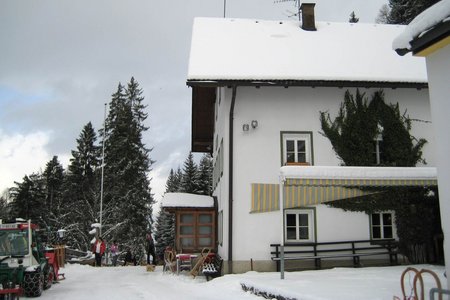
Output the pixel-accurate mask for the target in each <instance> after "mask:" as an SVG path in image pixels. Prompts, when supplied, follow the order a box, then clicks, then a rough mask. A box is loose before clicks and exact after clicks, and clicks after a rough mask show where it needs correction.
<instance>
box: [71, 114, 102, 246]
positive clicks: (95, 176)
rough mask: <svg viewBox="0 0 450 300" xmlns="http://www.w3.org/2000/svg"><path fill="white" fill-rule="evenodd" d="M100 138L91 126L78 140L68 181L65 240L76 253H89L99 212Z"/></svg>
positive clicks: (89, 124) (88, 125)
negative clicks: (67, 220) (94, 224)
mask: <svg viewBox="0 0 450 300" xmlns="http://www.w3.org/2000/svg"><path fill="white" fill-rule="evenodd" d="M96 140H97V136H96V133H95V130H94V128H93V126H92V124H91V122H89V123H88V124H86V125H85V126H84V127H83V130H82V131H81V133H80V136H79V138H78V139H77V149H76V150H73V151H72V158H71V159H70V165H69V167H68V172H67V176H66V181H65V189H64V198H65V200H66V202H68V203H70V205H69V206H68V211H69V217H68V219H69V223H68V224H66V228H64V229H66V230H67V232H66V240H67V243H68V244H69V245H71V246H72V247H75V248H77V249H82V250H88V249H89V242H90V240H91V239H92V236H91V235H89V231H90V230H91V224H92V223H94V221H95V220H96V219H97V218H98V213H99V211H100V203H99V200H100V199H99V193H100V180H99V179H100V172H99V171H100V155H101V154H100V148H99V147H98V146H97V145H96Z"/></svg>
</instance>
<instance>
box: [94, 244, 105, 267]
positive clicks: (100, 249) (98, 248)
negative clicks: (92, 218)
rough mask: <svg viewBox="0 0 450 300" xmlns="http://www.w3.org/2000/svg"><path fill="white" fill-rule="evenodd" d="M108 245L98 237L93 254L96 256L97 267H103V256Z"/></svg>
mask: <svg viewBox="0 0 450 300" xmlns="http://www.w3.org/2000/svg"><path fill="white" fill-rule="evenodd" d="M105 249H106V245H105V242H104V241H103V239H102V238H101V237H98V238H97V239H96V240H95V243H94V245H93V246H92V252H94V254H95V266H97V267H101V266H102V256H103V253H105Z"/></svg>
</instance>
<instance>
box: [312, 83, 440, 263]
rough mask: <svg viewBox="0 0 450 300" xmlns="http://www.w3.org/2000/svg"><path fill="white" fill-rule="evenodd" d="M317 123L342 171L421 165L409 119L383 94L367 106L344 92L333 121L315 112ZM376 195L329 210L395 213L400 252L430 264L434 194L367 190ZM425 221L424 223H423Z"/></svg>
mask: <svg viewBox="0 0 450 300" xmlns="http://www.w3.org/2000/svg"><path fill="white" fill-rule="evenodd" d="M320 121H321V125H322V130H323V135H324V136H326V137H327V138H328V139H329V140H330V142H331V144H332V146H333V149H334V150H335V152H336V154H337V155H338V157H339V158H341V159H342V164H343V165H346V166H377V165H380V166H381V165H383V166H398V167H414V166H416V164H417V163H418V162H423V163H425V161H424V159H423V158H422V148H423V146H424V145H425V144H426V140H425V139H416V138H414V137H413V136H412V135H411V134H410V130H411V119H409V117H408V116H406V115H405V114H401V113H400V108H399V105H398V104H395V105H393V104H386V103H385V101H384V93H383V91H377V92H375V93H374V94H373V95H372V97H371V100H370V102H369V101H368V99H367V98H365V95H364V94H361V93H360V92H359V91H358V90H357V91H356V95H355V96H353V95H352V94H351V93H350V92H349V91H346V93H345V97H344V102H343V103H342V105H341V107H340V110H339V113H338V115H337V117H336V118H335V119H334V120H333V121H332V120H331V117H330V115H329V113H327V112H321V113H320ZM376 139H379V141H380V142H381V141H382V147H381V151H382V155H381V158H382V159H381V162H380V164H378V163H377V162H376V160H375V159H374V155H373V152H374V141H375V140H376ZM366 189H373V190H376V191H377V192H378V193H375V194H372V195H368V196H364V197H359V198H352V199H344V200H339V201H333V202H329V203H328V205H329V206H331V207H336V208H342V209H344V210H349V211H364V212H366V213H367V214H370V213H373V212H379V211H387V210H393V211H395V216H396V218H395V221H396V226H397V234H398V236H399V239H400V245H401V250H402V253H403V254H405V255H406V256H407V257H408V258H409V260H410V261H411V262H413V263H425V262H432V261H434V260H435V259H436V258H435V257H433V253H434V250H433V249H432V247H433V237H434V235H435V234H439V233H440V232H441V229H440V225H439V224H440V220H439V206H438V205H439V204H438V199H437V191H436V190H433V191H432V193H431V194H432V196H430V188H428V187H421V188H401V187H392V188H383V190H381V191H380V190H379V188H371V187H367V188H366ZM425 219H426V221H425Z"/></svg>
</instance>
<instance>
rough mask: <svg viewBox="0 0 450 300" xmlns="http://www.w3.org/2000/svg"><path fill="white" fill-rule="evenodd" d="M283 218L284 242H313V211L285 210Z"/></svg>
mask: <svg viewBox="0 0 450 300" xmlns="http://www.w3.org/2000/svg"><path fill="white" fill-rule="evenodd" d="M284 217H285V232H284V235H285V239H286V242H314V240H315V236H314V234H315V233H314V232H315V231H314V210H312V209H296V210H286V211H285V213H284Z"/></svg>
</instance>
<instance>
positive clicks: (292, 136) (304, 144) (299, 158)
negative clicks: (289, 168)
mask: <svg viewBox="0 0 450 300" xmlns="http://www.w3.org/2000/svg"><path fill="white" fill-rule="evenodd" d="M281 139H282V143H281V144H282V164H283V165H286V164H289V163H304V164H309V165H312V164H313V161H312V133H311V132H303V133H302V132H299V133H291V132H289V133H287V132H282V133H281Z"/></svg>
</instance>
